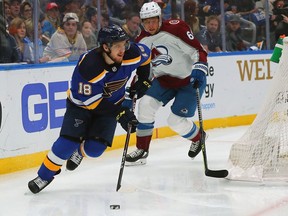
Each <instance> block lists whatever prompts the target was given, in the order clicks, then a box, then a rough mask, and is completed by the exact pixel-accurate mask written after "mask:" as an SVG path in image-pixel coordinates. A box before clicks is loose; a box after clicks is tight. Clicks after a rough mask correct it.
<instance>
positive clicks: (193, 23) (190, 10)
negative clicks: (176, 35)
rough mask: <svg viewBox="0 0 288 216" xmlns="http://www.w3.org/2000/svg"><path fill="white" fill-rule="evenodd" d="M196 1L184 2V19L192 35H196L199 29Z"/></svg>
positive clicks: (187, 0)
mask: <svg viewBox="0 0 288 216" xmlns="http://www.w3.org/2000/svg"><path fill="white" fill-rule="evenodd" d="M198 11H199V8H198V3H197V2H196V1H195V0H186V1H185V2H184V13H185V17H184V21H185V22H186V23H187V24H188V25H189V26H190V28H191V30H192V32H193V34H194V35H196V34H197V33H198V32H199V31H200V29H201V26H200V22H199V18H198V16H197V15H198Z"/></svg>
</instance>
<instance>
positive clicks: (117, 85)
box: [103, 77, 128, 98]
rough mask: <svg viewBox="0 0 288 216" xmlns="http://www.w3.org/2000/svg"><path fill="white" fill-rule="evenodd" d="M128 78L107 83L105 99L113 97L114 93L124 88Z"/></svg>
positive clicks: (104, 93)
mask: <svg viewBox="0 0 288 216" xmlns="http://www.w3.org/2000/svg"><path fill="white" fill-rule="evenodd" d="M127 80H128V77H126V78H124V79H122V80H115V81H111V82H108V83H105V86H104V92H103V97H105V98H108V97H111V96H112V94H113V92H116V91H118V90H119V89H121V88H123V87H124V86H125V85H126V83H127Z"/></svg>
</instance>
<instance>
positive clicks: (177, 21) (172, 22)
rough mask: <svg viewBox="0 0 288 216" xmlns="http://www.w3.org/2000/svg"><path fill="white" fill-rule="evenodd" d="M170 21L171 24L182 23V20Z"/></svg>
mask: <svg viewBox="0 0 288 216" xmlns="http://www.w3.org/2000/svg"><path fill="white" fill-rule="evenodd" d="M168 23H169V24H171V25H177V24H179V23H180V20H169V21H168Z"/></svg>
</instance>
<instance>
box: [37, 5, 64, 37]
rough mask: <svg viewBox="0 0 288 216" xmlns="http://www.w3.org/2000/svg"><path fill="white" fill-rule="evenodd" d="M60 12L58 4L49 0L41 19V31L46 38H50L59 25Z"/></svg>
mask: <svg viewBox="0 0 288 216" xmlns="http://www.w3.org/2000/svg"><path fill="white" fill-rule="evenodd" d="M60 23H61V22H60V14H59V9H58V5H57V4H56V3H55V2H50V3H48V4H47V6H46V15H45V18H44V20H43V21H42V32H43V34H44V35H45V36H47V37H48V38H51V37H52V35H53V34H54V33H55V31H56V30H57V28H58V27H59V26H60Z"/></svg>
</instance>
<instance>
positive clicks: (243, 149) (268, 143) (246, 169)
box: [228, 37, 288, 181]
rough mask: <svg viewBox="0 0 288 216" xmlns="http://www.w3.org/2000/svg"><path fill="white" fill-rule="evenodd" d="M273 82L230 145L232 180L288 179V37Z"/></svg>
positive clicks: (230, 177)
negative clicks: (252, 115)
mask: <svg viewBox="0 0 288 216" xmlns="http://www.w3.org/2000/svg"><path fill="white" fill-rule="evenodd" d="M271 85H272V86H271V88H270V90H269V92H268V94H267V96H266V100H265V102H264V104H263V105H262V107H261V110H260V111H259V113H258V115H257V116H256V118H255V120H254V122H253V123H252V125H251V126H250V127H249V128H248V129H247V131H246V132H245V134H244V135H243V136H242V137H241V138H240V139H239V140H238V141H236V142H235V143H234V144H233V145H232V147H231V150H230V155H229V165H231V168H230V169H229V176H228V179H230V180H244V181H266V180H267V181H270V180H272V181H282V180H283V181H287V180H288V37H286V38H284V39H283V50H282V55H281V59H280V62H279V65H278V69H277V71H276V73H275V75H274V77H273V80H272V84H271Z"/></svg>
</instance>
